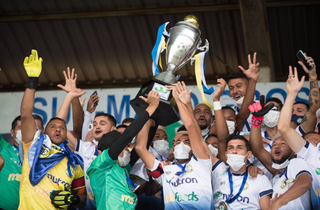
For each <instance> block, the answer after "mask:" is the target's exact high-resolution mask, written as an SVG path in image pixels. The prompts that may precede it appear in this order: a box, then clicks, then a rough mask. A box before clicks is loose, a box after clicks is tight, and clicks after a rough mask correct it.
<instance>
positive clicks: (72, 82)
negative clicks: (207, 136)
mask: <svg viewBox="0 0 320 210" xmlns="http://www.w3.org/2000/svg"><path fill="white" fill-rule="evenodd" d="M67 71H68V74H66V71H63V75H64V78H65V79H66V84H65V85H64V86H63V85H61V84H58V85H57V86H58V87H59V88H61V89H62V90H64V91H66V92H67V93H69V92H70V91H72V90H74V89H76V88H77V85H76V83H77V77H78V76H77V74H74V68H73V69H72V72H71V74H70V67H68V68H67Z"/></svg>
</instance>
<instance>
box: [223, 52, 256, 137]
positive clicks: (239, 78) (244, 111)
mask: <svg viewBox="0 0 320 210" xmlns="http://www.w3.org/2000/svg"><path fill="white" fill-rule="evenodd" d="M256 56H257V53H254V55H253V59H252V61H251V56H250V54H249V55H248V63H249V68H248V69H247V70H245V69H244V68H243V67H242V66H239V69H240V70H241V72H236V73H233V74H231V75H230V76H229V81H228V87H229V91H230V96H231V98H232V101H233V103H234V106H233V107H232V108H233V109H234V110H235V112H236V114H237V119H236V122H237V127H236V131H239V132H243V133H242V134H244V135H248V133H249V132H250V129H251V125H250V123H251V115H250V111H249V110H248V108H247V107H248V106H249V105H250V104H252V102H253V100H254V95H255V90H256V83H257V81H258V79H259V74H260V71H259V65H260V64H259V62H258V63H256Z"/></svg>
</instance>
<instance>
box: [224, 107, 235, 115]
mask: <svg viewBox="0 0 320 210" xmlns="http://www.w3.org/2000/svg"><path fill="white" fill-rule="evenodd" d="M224 109H230V110H231V111H233V112H234V114H235V115H236V111H234V109H232V108H231V107H230V106H223V107H222V110H224Z"/></svg>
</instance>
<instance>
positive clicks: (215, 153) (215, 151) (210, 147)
mask: <svg viewBox="0 0 320 210" xmlns="http://www.w3.org/2000/svg"><path fill="white" fill-rule="evenodd" d="M208 147H209V149H210V151H211V153H212V154H213V156H215V157H217V154H218V149H217V148H215V147H214V146H212V145H211V144H209V145H208Z"/></svg>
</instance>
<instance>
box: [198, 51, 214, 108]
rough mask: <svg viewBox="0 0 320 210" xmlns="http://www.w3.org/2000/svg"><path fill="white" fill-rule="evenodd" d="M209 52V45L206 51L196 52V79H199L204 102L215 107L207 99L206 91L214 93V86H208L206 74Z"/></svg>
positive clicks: (209, 93)
mask: <svg viewBox="0 0 320 210" xmlns="http://www.w3.org/2000/svg"><path fill="white" fill-rule="evenodd" d="M208 52H209V46H208V47H207V49H206V51H204V52H200V53H198V54H196V55H195V56H194V58H195V75H196V80H197V86H198V89H199V91H200V93H201V97H202V100H203V102H204V103H205V104H206V105H207V106H208V107H210V108H211V109H213V107H212V105H211V104H210V103H209V101H208V100H207V98H206V97H205V95H204V93H206V94H208V95H211V94H212V93H213V91H214V90H213V87H211V88H208V85H207V82H206V79H205V76H204V69H205V66H206V62H205V61H206V58H207V54H208Z"/></svg>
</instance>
